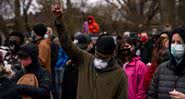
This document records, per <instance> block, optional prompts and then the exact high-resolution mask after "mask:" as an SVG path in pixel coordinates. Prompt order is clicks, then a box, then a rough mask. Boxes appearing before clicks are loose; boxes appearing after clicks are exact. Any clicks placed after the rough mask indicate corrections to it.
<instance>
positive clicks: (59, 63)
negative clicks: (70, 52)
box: [55, 47, 68, 68]
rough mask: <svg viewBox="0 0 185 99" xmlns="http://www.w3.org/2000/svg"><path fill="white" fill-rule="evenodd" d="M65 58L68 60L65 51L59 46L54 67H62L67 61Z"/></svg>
mask: <svg viewBox="0 0 185 99" xmlns="http://www.w3.org/2000/svg"><path fill="white" fill-rule="evenodd" d="M67 60H68V56H67V54H66V52H64V50H63V49H62V48H61V47H60V48H59V51H58V59H57V63H56V66H55V67H56V68H60V67H63V66H64V65H65V63H66V62H67Z"/></svg>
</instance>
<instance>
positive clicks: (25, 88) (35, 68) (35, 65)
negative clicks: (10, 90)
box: [12, 43, 51, 99]
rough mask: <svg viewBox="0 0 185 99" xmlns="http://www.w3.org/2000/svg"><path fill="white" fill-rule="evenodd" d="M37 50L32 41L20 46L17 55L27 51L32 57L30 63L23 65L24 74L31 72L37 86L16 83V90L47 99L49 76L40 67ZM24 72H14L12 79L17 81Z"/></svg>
mask: <svg viewBox="0 0 185 99" xmlns="http://www.w3.org/2000/svg"><path fill="white" fill-rule="evenodd" d="M38 52H39V51H38V47H37V46H36V45H35V44H32V43H28V44H26V45H24V46H23V47H21V48H20V51H19V52H18V53H19V55H20V54H22V53H27V54H28V55H29V56H30V57H31V59H32V63H31V64H30V65H29V66H26V67H24V70H25V72H24V74H30V73H33V74H34V75H35V76H36V78H37V80H38V88H36V87H34V86H31V85H26V84H17V90H18V92H19V94H21V95H26V96H30V97H33V98H34V99H49V98H50V85H51V77H50V73H49V72H48V71H47V70H46V69H44V68H42V66H41V64H40V62H39V59H38ZM24 74H16V75H15V77H14V78H12V80H13V81H15V82H17V81H18V80H19V79H20V78H21V77H22V76H23V75H24Z"/></svg>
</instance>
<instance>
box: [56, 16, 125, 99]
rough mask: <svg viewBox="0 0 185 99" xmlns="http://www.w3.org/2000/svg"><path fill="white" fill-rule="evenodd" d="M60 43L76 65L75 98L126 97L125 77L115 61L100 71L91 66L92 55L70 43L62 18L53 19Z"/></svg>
mask: <svg viewBox="0 0 185 99" xmlns="http://www.w3.org/2000/svg"><path fill="white" fill-rule="evenodd" d="M55 26H56V27H57V32H58V36H59V40H60V43H61V45H62V47H63V49H64V50H65V51H66V53H67V54H68V56H69V57H70V58H71V59H72V61H74V62H75V63H77V64H78V65H77V66H78V70H79V71H78V73H79V75H78V87H77V96H76V97H77V99H127V78H126V75H125V73H124V71H123V70H122V68H121V66H120V65H118V64H117V63H115V62H112V63H111V64H109V66H108V67H107V68H106V69H104V70H101V71H97V70H96V69H95V67H94V66H93V60H94V58H95V57H94V56H93V55H91V54H89V53H88V52H85V51H83V50H81V49H80V48H78V47H77V46H76V45H74V44H73V43H72V40H71V38H70V36H69V34H68V33H66V30H65V26H64V24H63V20H62V19H58V20H57V21H55Z"/></svg>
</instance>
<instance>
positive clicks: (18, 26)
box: [14, 0, 24, 32]
mask: <svg viewBox="0 0 185 99" xmlns="http://www.w3.org/2000/svg"><path fill="white" fill-rule="evenodd" d="M14 5H15V10H14V13H15V27H14V30H15V31H19V32H23V31H24V25H23V21H22V19H21V11H20V7H21V5H20V1H19V0H15V2H14Z"/></svg>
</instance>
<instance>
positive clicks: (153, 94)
mask: <svg viewBox="0 0 185 99" xmlns="http://www.w3.org/2000/svg"><path fill="white" fill-rule="evenodd" d="M176 33H178V34H179V35H180V37H181V38H182V39H183V41H185V30H184V29H175V30H173V31H172V32H171V34H170V38H169V52H170V56H171V59H170V60H169V61H167V62H164V63H162V64H161V65H160V66H159V67H158V68H157V70H156V71H155V74H154V76H153V78H152V81H151V84H150V87H149V91H148V99H171V97H170V95H169V92H171V91H173V90H174V89H175V90H176V91H179V92H181V93H185V84H184V82H185V54H184V55H183V56H182V58H181V60H180V61H179V62H176V60H175V57H174V56H173V55H172V53H171V44H172V43H173V41H172V37H173V35H174V34H176Z"/></svg>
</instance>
